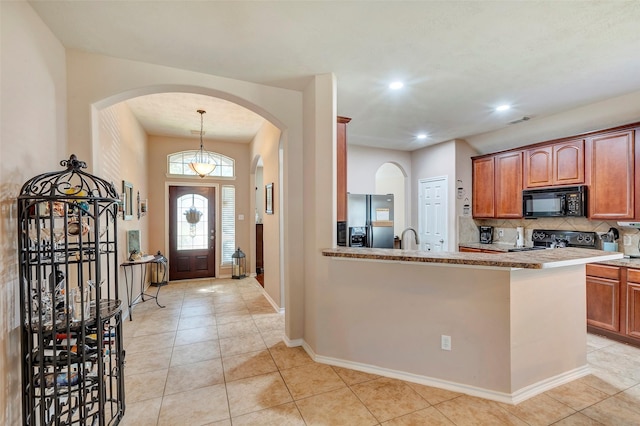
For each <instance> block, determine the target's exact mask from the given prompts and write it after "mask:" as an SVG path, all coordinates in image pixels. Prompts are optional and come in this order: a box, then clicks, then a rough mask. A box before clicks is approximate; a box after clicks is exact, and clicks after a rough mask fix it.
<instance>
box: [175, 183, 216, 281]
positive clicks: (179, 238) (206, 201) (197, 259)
mask: <svg viewBox="0 0 640 426" xmlns="http://www.w3.org/2000/svg"><path fill="white" fill-rule="evenodd" d="M215 199H216V198H215V188H214V187H202V186H195V187H194V186H170V187H169V279H170V280H171V281H174V280H186V279H191V278H208V277H215V275H216V271H215V263H216V262H215V258H216V255H215V247H216V238H215V237H216V226H215V224H216V216H215V215H216V208H215Z"/></svg>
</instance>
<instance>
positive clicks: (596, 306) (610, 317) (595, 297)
mask: <svg viewBox="0 0 640 426" xmlns="http://www.w3.org/2000/svg"><path fill="white" fill-rule="evenodd" d="M587 324H588V325H591V326H594V327H599V328H602V329H605V330H610V331H620V281H618V280H609V279H604V278H597V277H592V276H588V275H587ZM638 325H640V323H638Z"/></svg>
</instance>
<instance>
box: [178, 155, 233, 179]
mask: <svg viewBox="0 0 640 426" xmlns="http://www.w3.org/2000/svg"><path fill="white" fill-rule="evenodd" d="M197 152H198V150H192V151H182V152H176V153H173V154H169V155H167V172H168V173H169V174H170V175H175V176H197V175H196V173H195V172H194V171H193V170H191V168H190V167H189V163H190V162H191V161H193V158H194V157H195V156H196V153H197ZM209 154H211V157H212V158H213V160H214V161H215V162H216V164H217V166H216V168H215V169H214V170H213V172H211V173H210V174H209V175H208V176H213V177H220V178H234V177H235V176H236V162H235V160H234V159H233V158H229V157H227V156H225V155H222V154H218V153H217V152H209Z"/></svg>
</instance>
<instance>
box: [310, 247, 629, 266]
mask: <svg viewBox="0 0 640 426" xmlns="http://www.w3.org/2000/svg"><path fill="white" fill-rule="evenodd" d="M322 255H323V256H328V257H337V258H350V259H369V260H383V261H400V262H422V263H442V264H449V265H474V266H489V267H496V268H525V269H546V268H558V267H561V266H569V265H581V264H585V263H604V262H606V261H613V260H616V259H622V256H623V254H622V253H618V252H611V251H601V250H590V249H580V248H572V247H564V248H557V249H549V250H532V251H522V252H511V253H507V252H505V253H504V254H503V253H460V252H431V251H417V250H399V249H376V248H351V247H337V248H332V249H325V250H323V251H322Z"/></svg>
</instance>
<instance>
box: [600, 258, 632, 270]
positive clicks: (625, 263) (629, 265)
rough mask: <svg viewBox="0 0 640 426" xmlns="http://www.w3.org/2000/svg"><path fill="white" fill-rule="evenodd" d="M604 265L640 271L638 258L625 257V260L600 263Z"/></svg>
mask: <svg viewBox="0 0 640 426" xmlns="http://www.w3.org/2000/svg"><path fill="white" fill-rule="evenodd" d="M598 263H602V264H604V265H609V266H622V267H624V268H637V269H640V259H638V258H631V259H630V258H628V257H625V258H623V259H615V260H606V261H604V262H598Z"/></svg>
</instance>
